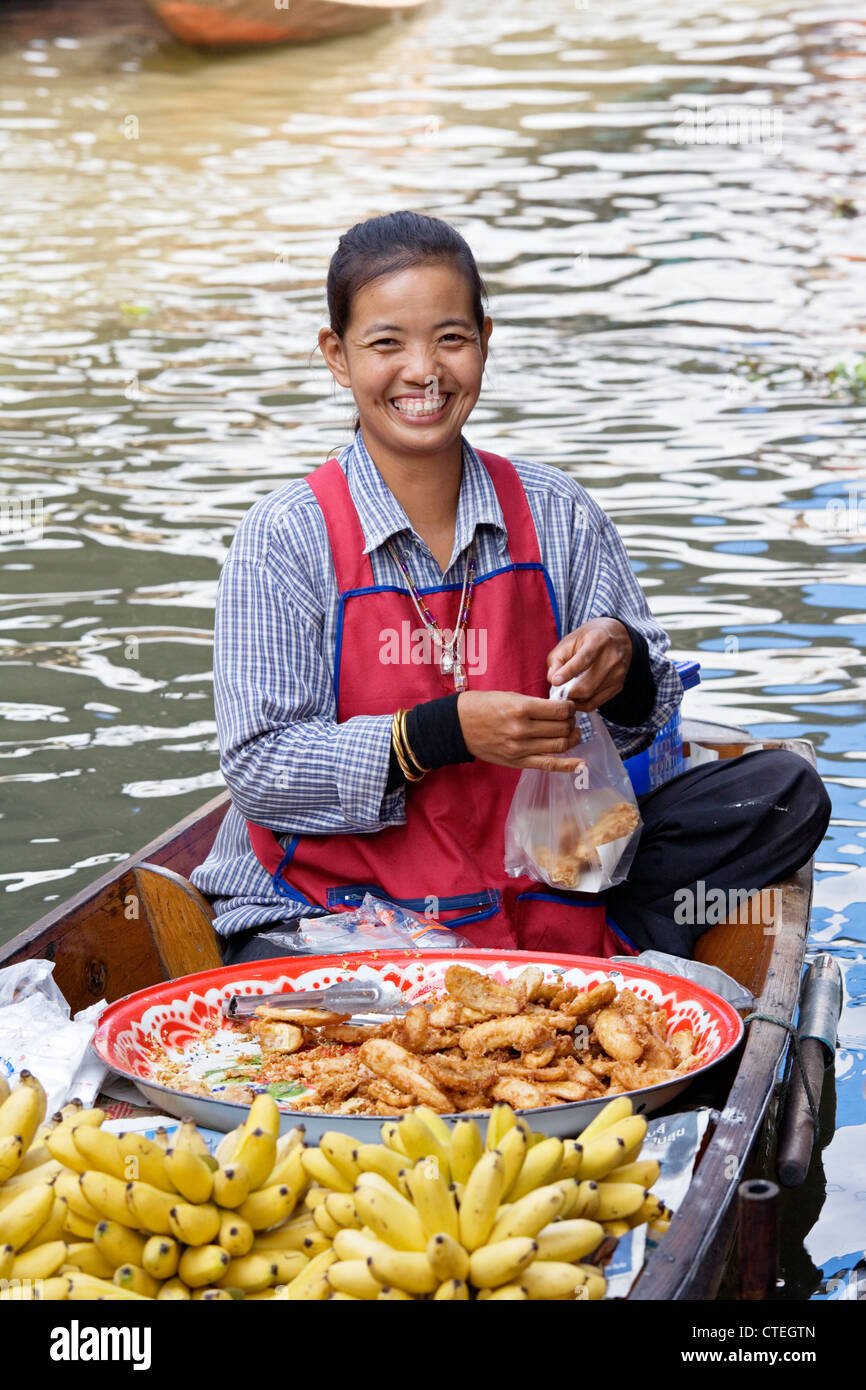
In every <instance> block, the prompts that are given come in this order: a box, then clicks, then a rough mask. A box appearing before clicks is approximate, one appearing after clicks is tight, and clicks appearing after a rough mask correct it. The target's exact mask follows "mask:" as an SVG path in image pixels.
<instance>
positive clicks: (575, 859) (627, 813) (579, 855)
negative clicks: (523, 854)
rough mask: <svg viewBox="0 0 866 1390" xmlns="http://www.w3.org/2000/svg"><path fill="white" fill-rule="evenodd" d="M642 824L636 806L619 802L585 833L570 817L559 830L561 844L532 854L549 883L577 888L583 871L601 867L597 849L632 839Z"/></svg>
mask: <svg viewBox="0 0 866 1390" xmlns="http://www.w3.org/2000/svg"><path fill="white" fill-rule="evenodd" d="M639 820H640V815H639V813H638V809H637V806H635V805H633V804H632V802H630V801H618V802H617V803H616V805H615V806H608V808H607V810H605V811H602V813H601V815H600V816H599V817H598V819H597V820H596V821H595V822H594V824H593V825H591V826H590V827H589V829H588V830H587V831H586V832H585V833H582V832H581V828H580V825H579V824H578V822H577V820H576V819H575V818H574V817H573V816H569V817H567V818H566V819H565V820H564V821H563V823H562V825H561V826H560V827H559V844H558V845H557V847H556V848H555V849H554V848H553V846H552V845H533V846H532V847H531V850H530V852H531V854H532V857H533V859H534V860H535V862H536V864H537V865H538V867H539V869H541V870H542V872H543V874H544V876H545V878H546V879H547V880H548V882H550V883H556V884H558V885H559V886H560V887H561V888H577V887H578V886H579V884H580V875H581V871H582V870H583V869H585V868H587V867H589V866H590V865H592V864H597V863H598V858H597V855H596V853H595V851H596V849H597V847H598V846H599V845H607V844H610V843H611V841H613V840H619V839H621V838H622V837H623V836H625V835H630V834H631V832H632V831H633V830H635V829H636V828H637V824H638V821H639Z"/></svg>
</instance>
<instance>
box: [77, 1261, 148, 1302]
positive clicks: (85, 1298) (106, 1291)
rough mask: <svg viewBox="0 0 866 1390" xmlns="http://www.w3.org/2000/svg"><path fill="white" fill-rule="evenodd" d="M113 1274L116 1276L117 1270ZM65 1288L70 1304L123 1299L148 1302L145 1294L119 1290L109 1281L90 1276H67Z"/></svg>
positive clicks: (131, 1290) (117, 1286)
mask: <svg viewBox="0 0 866 1390" xmlns="http://www.w3.org/2000/svg"><path fill="white" fill-rule="evenodd" d="M122 1267H123V1266H121V1268H122ZM130 1268H132V1266H130ZM114 1272H115V1274H116V1273H117V1270H115V1271H114ZM66 1287H67V1294H66V1296H67V1298H68V1299H69V1301H70V1302H71V1303H81V1302H84V1303H92V1302H93V1300H94V1299H97V1298H106V1299H109V1298H110V1299H112V1300H120V1299H123V1300H129V1301H130V1302H145V1301H149V1300H148V1295H147V1294H140V1293H135V1291H134V1290H133V1289H124V1288H121V1287H120V1286H119V1285H118V1284H115V1283H114V1282H113V1281H112V1280H110V1279H95V1278H94V1277H93V1275H92V1274H70V1275H68V1276H67V1285H66Z"/></svg>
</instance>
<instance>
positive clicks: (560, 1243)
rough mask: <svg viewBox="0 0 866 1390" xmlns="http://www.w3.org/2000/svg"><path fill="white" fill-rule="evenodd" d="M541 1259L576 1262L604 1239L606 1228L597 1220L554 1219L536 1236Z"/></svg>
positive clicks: (568, 1262)
mask: <svg viewBox="0 0 866 1390" xmlns="http://www.w3.org/2000/svg"><path fill="white" fill-rule="evenodd" d="M536 1240H537V1241H538V1256H537V1258H538V1259H539V1260H561V1261H563V1262H564V1263H565V1264H574V1263H575V1261H578V1260H582V1259H584V1257H585V1256H586V1255H591V1254H592V1252H593V1250H596V1249H598V1246H599V1245H600V1244H601V1242H602V1241H603V1240H604V1228H603V1227H602V1226H600V1225H599V1223H598V1222H597V1221H583V1220H581V1219H580V1218H576V1219H575V1220H573V1221H554V1222H552V1223H551V1224H550V1225H549V1226H545V1227H544V1228H543V1230H541V1231H539V1233H538V1235H537V1236H536Z"/></svg>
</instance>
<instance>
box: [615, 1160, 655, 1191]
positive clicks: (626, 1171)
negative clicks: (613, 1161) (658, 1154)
mask: <svg viewBox="0 0 866 1390" xmlns="http://www.w3.org/2000/svg"><path fill="white" fill-rule="evenodd" d="M660 1174H661V1165H660V1163H659V1161H658V1159H656V1158H639V1159H637V1160H636V1161H635V1162H634V1163H624V1164H623V1165H622V1167H621V1168H612V1169H611V1171H610V1172H609V1173H608V1174H607V1175H606V1177H605V1178H604V1181H605V1182H636V1183H640V1185H641V1187H645V1188H646V1189H647V1190H649V1188H651V1187H653V1186H654V1185H655V1183H657V1182H658V1180H659V1175H660Z"/></svg>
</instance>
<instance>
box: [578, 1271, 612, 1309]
mask: <svg viewBox="0 0 866 1390" xmlns="http://www.w3.org/2000/svg"><path fill="white" fill-rule="evenodd" d="M578 1269H579V1270H581V1272H582V1273H583V1274H585V1275H586V1283H585V1284H580V1285H579V1286H578V1287H577V1288H576V1289H575V1291H574V1296H575V1298H586V1299H587V1300H588V1302H590V1303H597V1302H598V1301H599V1300H600V1299H602V1298H604V1296H605V1294H606V1292H607V1280H606V1279H605V1277H604V1275H603V1274H602V1272H601V1270H600V1269H597V1268H596V1267H595V1265H587V1264H578Z"/></svg>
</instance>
